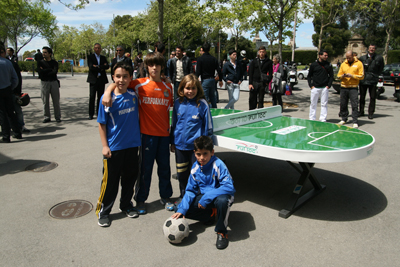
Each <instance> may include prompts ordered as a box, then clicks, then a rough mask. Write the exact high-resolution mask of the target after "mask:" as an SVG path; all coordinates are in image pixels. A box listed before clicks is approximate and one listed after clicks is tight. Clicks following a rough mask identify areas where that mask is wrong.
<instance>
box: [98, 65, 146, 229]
mask: <svg viewBox="0 0 400 267" xmlns="http://www.w3.org/2000/svg"><path fill="white" fill-rule="evenodd" d="M132 74H133V70H132V66H130V65H128V64H127V63H125V62H118V63H117V64H116V65H115V66H114V75H113V78H114V81H115V84H116V88H115V91H114V93H113V94H112V101H113V105H112V107H104V106H103V105H100V107H99V114H98V116H97V122H98V123H99V132H100V139H101V144H102V146H103V150H102V153H103V156H104V159H103V164H104V166H103V180H102V183H101V191H100V197H99V200H98V202H97V207H96V214H97V216H98V219H99V221H98V224H99V225H100V226H102V227H108V226H110V224H111V221H110V219H109V214H110V212H111V208H112V206H113V204H114V201H115V198H116V197H117V194H118V186H119V181H120V180H121V199H120V204H119V209H120V210H121V211H122V212H125V213H126V215H127V216H128V217H131V218H136V217H138V216H139V214H138V212H137V211H136V209H135V208H134V207H133V204H132V201H131V200H132V196H133V187H134V185H135V182H136V178H137V175H138V170H139V168H138V165H139V157H138V147H140V129H139V112H138V98H137V96H136V93H135V92H134V91H133V90H131V89H127V88H128V85H129V82H130V81H131V80H132ZM100 103H101V101H100Z"/></svg>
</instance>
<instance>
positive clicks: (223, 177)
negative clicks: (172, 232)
mask: <svg viewBox="0 0 400 267" xmlns="http://www.w3.org/2000/svg"><path fill="white" fill-rule="evenodd" d="M194 155H195V157H196V159H197V161H196V162H195V163H194V164H193V167H192V170H191V172H190V176H189V181H188V184H187V187H186V192H185V195H184V196H183V199H182V201H181V203H180V204H179V205H178V207H176V213H175V214H173V215H172V216H171V217H172V218H174V219H177V218H179V217H181V216H183V218H185V217H186V218H189V219H194V220H198V221H203V222H206V223H208V222H210V221H211V222H212V221H213V220H214V219H215V217H216V219H217V224H216V226H215V232H217V243H216V246H217V248H218V249H224V248H226V247H227V246H228V244H229V241H228V235H227V232H228V231H227V226H228V216H229V212H230V207H231V206H232V203H233V199H234V197H233V195H234V193H235V192H236V190H235V188H234V187H233V180H232V177H231V175H230V173H229V171H228V168H227V167H226V165H225V164H224V162H223V161H222V160H220V159H219V158H217V157H216V156H214V144H213V142H212V139H211V138H210V137H208V136H200V137H198V138H196V140H195V141H194Z"/></svg>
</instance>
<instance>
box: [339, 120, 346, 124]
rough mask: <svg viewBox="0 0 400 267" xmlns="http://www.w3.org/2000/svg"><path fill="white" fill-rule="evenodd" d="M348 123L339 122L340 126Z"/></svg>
mask: <svg viewBox="0 0 400 267" xmlns="http://www.w3.org/2000/svg"><path fill="white" fill-rule="evenodd" d="M345 123H346V122H345V121H339V123H338V124H339V125H344V124H345Z"/></svg>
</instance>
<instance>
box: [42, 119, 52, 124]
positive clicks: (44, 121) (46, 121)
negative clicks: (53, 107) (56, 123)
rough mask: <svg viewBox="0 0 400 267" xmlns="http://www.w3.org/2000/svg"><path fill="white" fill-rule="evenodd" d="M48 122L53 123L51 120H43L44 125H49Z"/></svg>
mask: <svg viewBox="0 0 400 267" xmlns="http://www.w3.org/2000/svg"><path fill="white" fill-rule="evenodd" d="M48 122H51V120H50V119H44V120H43V123H48Z"/></svg>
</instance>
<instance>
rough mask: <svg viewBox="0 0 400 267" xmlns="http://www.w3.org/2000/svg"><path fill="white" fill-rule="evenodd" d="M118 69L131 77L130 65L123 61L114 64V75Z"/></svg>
mask: <svg viewBox="0 0 400 267" xmlns="http://www.w3.org/2000/svg"><path fill="white" fill-rule="evenodd" d="M118 68H121V69H124V70H126V71H127V72H128V73H129V75H130V76H131V77H132V76H133V68H132V66H131V65H130V64H128V63H126V62H124V61H120V62H117V64H115V65H114V67H113V71H114V73H115V71H116V70H117V69H118Z"/></svg>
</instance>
